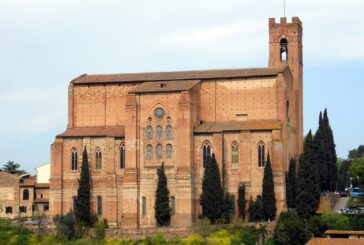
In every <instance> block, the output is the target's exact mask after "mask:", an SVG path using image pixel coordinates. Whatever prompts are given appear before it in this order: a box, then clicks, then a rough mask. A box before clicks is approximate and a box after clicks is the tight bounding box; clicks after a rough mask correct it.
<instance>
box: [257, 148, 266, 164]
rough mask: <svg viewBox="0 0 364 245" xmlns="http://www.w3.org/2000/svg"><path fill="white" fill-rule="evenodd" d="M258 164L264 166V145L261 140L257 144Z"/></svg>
mask: <svg viewBox="0 0 364 245" xmlns="http://www.w3.org/2000/svg"><path fill="white" fill-rule="evenodd" d="M258 166H259V167H262V168H264V166H265V145H264V143H263V142H262V141H261V142H259V144H258Z"/></svg>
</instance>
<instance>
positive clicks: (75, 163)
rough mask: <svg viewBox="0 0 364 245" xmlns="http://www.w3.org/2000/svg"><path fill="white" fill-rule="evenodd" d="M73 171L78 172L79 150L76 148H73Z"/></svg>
mask: <svg viewBox="0 0 364 245" xmlns="http://www.w3.org/2000/svg"><path fill="white" fill-rule="evenodd" d="M71 169H72V170H77V150H76V148H72V151H71Z"/></svg>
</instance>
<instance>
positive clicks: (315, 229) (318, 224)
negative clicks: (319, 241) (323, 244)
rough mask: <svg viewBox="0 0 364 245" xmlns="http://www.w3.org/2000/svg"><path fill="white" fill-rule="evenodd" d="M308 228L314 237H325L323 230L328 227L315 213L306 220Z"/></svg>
mask: <svg viewBox="0 0 364 245" xmlns="http://www.w3.org/2000/svg"><path fill="white" fill-rule="evenodd" d="M308 229H309V231H310V233H311V234H312V235H313V236H314V237H325V231H326V230H327V229H328V227H327V224H326V223H324V222H323V221H322V219H321V217H320V216H318V215H315V216H312V217H310V219H309V220H308Z"/></svg>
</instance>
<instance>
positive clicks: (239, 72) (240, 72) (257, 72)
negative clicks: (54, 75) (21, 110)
mask: <svg viewBox="0 0 364 245" xmlns="http://www.w3.org/2000/svg"><path fill="white" fill-rule="evenodd" d="M287 68H288V66H287V65H285V66H281V67H275V68H246V69H221V70H203V71H173V72H147V73H123V74H98V75H87V74H83V75H81V76H79V77H77V78H75V79H73V80H72V82H73V83H74V84H89V83H118V82H146V81H171V80H197V79H215V78H234V77H260V76H275V75H277V74H278V73H280V72H283V71H284V70H285V69H287Z"/></svg>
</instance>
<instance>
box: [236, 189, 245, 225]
mask: <svg viewBox="0 0 364 245" xmlns="http://www.w3.org/2000/svg"><path fill="white" fill-rule="evenodd" d="M245 208H246V200H245V185H244V184H242V185H239V189H238V210H239V213H238V215H239V217H240V218H241V219H242V220H244V218H245Z"/></svg>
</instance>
